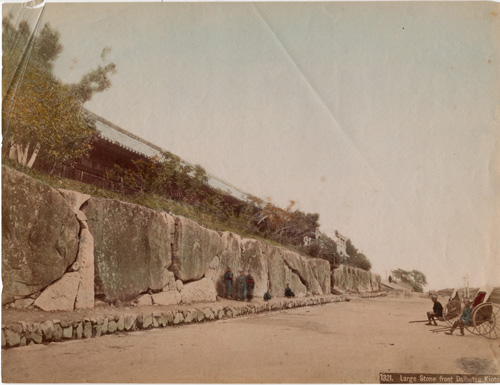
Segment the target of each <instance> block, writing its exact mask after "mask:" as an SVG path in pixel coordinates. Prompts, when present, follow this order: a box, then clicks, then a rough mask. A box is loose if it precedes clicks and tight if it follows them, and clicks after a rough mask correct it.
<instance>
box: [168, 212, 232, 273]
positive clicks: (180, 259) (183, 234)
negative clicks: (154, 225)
mask: <svg viewBox="0 0 500 385" xmlns="http://www.w3.org/2000/svg"><path fill="white" fill-rule="evenodd" d="M221 250H222V240H221V236H220V235H219V233H217V232H216V231H213V230H208V229H206V228H204V227H202V226H200V225H199V224H198V223H196V222H193V221H191V220H189V219H186V218H183V217H176V218H175V241H174V253H173V256H172V266H171V267H170V270H171V271H173V272H174V274H175V276H176V277H177V278H179V279H180V280H182V281H191V280H198V279H200V278H201V277H203V276H204V275H205V273H206V272H207V270H208V268H209V265H210V262H211V261H212V260H213V259H214V257H216V256H217V255H219V254H220V253H221Z"/></svg>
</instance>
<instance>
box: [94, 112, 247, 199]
mask: <svg viewBox="0 0 500 385" xmlns="http://www.w3.org/2000/svg"><path fill="white" fill-rule="evenodd" d="M90 114H91V115H92V116H93V117H94V118H95V119H96V129H97V131H98V132H99V136H100V137H101V138H102V139H104V140H107V141H108V142H111V143H114V144H116V145H118V146H120V147H123V148H126V149H127V150H129V151H132V152H135V153H137V154H142V155H146V156H148V157H151V156H155V155H156V156H161V153H162V152H165V150H163V149H162V148H160V147H158V146H156V145H154V144H152V143H149V142H148V141H146V140H144V139H141V138H139V137H138V136H136V135H134V134H132V133H130V132H127V131H125V130H124V129H123V128H121V127H118V126H117V125H115V124H113V123H111V122H109V121H107V120H106V119H104V118H102V117H100V116H98V115H96V114H94V113H92V112H90ZM183 162H185V163H186V164H189V163H188V162H186V161H184V160H183ZM207 177H208V184H209V185H210V186H211V187H213V188H217V189H220V190H222V191H224V192H226V193H228V194H230V195H232V196H233V197H235V198H238V199H240V200H246V198H247V194H245V193H244V192H242V191H240V190H238V189H237V188H236V187H234V186H231V185H230V184H229V183H227V182H224V181H222V180H221V179H219V178H216V177H214V176H212V175H209V174H207Z"/></svg>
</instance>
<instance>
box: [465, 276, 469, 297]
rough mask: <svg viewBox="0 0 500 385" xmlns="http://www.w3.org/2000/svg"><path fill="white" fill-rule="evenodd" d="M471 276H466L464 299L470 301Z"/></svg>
mask: <svg viewBox="0 0 500 385" xmlns="http://www.w3.org/2000/svg"><path fill="white" fill-rule="evenodd" d="M469 294H470V293H469V274H465V276H464V298H467V299H469Z"/></svg>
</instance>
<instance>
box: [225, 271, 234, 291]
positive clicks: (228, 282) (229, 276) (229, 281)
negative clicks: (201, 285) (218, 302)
mask: <svg viewBox="0 0 500 385" xmlns="http://www.w3.org/2000/svg"><path fill="white" fill-rule="evenodd" d="M224 285H225V287H226V298H227V299H232V298H233V273H232V271H231V268H230V267H228V268H227V271H226V273H225V274H224Z"/></svg>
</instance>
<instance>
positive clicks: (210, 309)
mask: <svg viewBox="0 0 500 385" xmlns="http://www.w3.org/2000/svg"><path fill="white" fill-rule="evenodd" d="M343 300H344V297H343V296H335V295H328V296H315V297H307V298H291V299H283V298H277V299H272V300H271V301H269V302H263V301H262V300H260V301H256V302H253V303H248V302H236V301H234V302H233V301H223V302H216V303H210V304H198V306H189V307H186V306H179V307H176V308H172V307H164V309H161V308H160V307H155V308H154V309H152V307H136V308H131V309H118V308H115V309H111V308H110V309H106V314H98V313H92V312H86V314H85V315H81V314H79V313H78V312H65V313H57V317H58V318H60V319H54V318H52V317H53V315H52V314H51V313H48V312H40V313H39V314H38V316H39V317H40V319H38V320H37V321H36V322H30V323H27V322H21V321H14V320H10V321H9V318H11V319H12V318H16V317H19V316H20V315H19V314H4V317H3V320H2V322H3V323H5V324H3V325H2V348H13V347H19V346H26V345H33V344H41V343H43V344H48V343H51V342H63V341H69V340H78V339H86V338H93V337H100V336H103V335H106V334H113V333H116V332H130V331H135V330H146V329H152V328H163V327H168V326H178V325H184V324H190V323H195V322H208V321H214V320H221V319H227V318H234V317H239V316H246V315H252V314H259V313H264V312H269V311H278V310H284V309H291V308H295V307H302V306H314V305H323V304H328V303H334V302H341V301H343ZM31 315H32V316H33V313H32V314H31ZM51 316H52V317H51ZM6 318H7V320H5V319H6Z"/></svg>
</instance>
